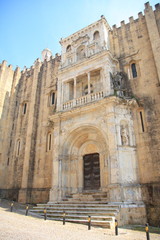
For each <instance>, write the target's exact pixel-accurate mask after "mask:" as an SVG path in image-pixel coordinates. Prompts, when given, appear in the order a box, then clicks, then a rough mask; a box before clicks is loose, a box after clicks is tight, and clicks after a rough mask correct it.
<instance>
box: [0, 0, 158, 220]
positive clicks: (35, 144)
mask: <svg viewBox="0 0 160 240" xmlns="http://www.w3.org/2000/svg"><path fill="white" fill-rule="evenodd" d="M60 44H61V47H62V53H61V56H60V55H58V54H56V55H55V56H52V53H51V51H50V50H49V49H45V50H43V52H42V60H40V59H37V60H36V61H35V63H34V65H33V66H31V68H29V69H24V70H22V71H21V70H20V68H18V67H17V68H16V70H15V71H14V70H12V66H11V65H9V66H7V63H6V61H3V62H2V64H0V197H1V198H9V199H12V200H18V201H19V202H23V203H26V202H27V203H43V202H44V203H46V202H48V201H49V202H55V201H58V200H61V199H63V198H65V197H66V196H69V195H73V194H83V193H87V192H102V193H106V194H107V198H106V201H107V202H111V203H117V204H118V203H119V204H120V205H123V209H122V212H123V214H124V216H125V217H126V222H125V223H133V222H134V223H135V222H137V223H142V222H145V221H149V222H150V223H151V224H154V225H158V224H159V216H160V4H159V3H158V4H156V5H155V10H153V9H152V7H151V6H150V4H149V2H147V3H145V9H144V14H143V13H142V12H140V13H139V14H138V18H137V19H136V20H134V19H133V17H130V19H129V23H125V22H124V21H122V22H121V26H120V27H116V26H115V25H114V26H113V28H111V27H110V26H109V25H108V23H107V21H106V19H105V17H104V16H103V15H102V16H101V19H100V20H98V21H97V22H95V23H93V24H91V25H89V26H87V27H85V28H83V29H81V30H79V31H78V32H76V33H74V34H72V35H71V36H69V37H66V38H64V39H61V40H60Z"/></svg>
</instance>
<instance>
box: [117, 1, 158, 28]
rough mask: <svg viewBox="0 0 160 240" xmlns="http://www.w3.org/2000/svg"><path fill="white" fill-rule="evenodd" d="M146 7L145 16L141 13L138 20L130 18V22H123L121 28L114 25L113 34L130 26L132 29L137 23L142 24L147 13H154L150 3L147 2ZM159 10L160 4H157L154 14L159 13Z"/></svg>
mask: <svg viewBox="0 0 160 240" xmlns="http://www.w3.org/2000/svg"><path fill="white" fill-rule="evenodd" d="M144 6H145V9H144V14H143V13H142V12H139V13H138V18H136V19H134V17H133V16H131V17H129V22H127V23H125V21H124V20H122V21H121V22H120V26H119V27H117V25H116V24H114V25H113V26H112V31H113V32H116V31H117V30H120V29H121V28H125V27H128V26H130V27H132V25H133V24H134V23H137V22H140V21H143V20H145V13H146V11H153V9H152V6H150V3H149V2H146V3H145V4H144ZM159 10H160V4H159V3H157V4H156V5H155V10H154V12H156V11H159Z"/></svg>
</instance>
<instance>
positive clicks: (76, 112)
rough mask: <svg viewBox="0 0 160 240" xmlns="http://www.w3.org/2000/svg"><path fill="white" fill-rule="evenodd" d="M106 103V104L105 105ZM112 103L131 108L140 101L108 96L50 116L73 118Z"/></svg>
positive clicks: (57, 118) (136, 105)
mask: <svg viewBox="0 0 160 240" xmlns="http://www.w3.org/2000/svg"><path fill="white" fill-rule="evenodd" d="M104 104H105V105H104ZM109 104H112V106H113V107H115V106H118V105H122V106H126V107H130V108H135V107H138V103H137V101H136V100H135V99H123V98H119V97H116V96H108V97H105V98H103V99H101V100H99V101H95V102H90V103H87V104H85V105H81V106H77V107H74V108H72V109H68V110H66V111H59V112H56V113H55V114H54V115H52V116H50V117H49V121H54V122H56V121H59V120H60V119H66V118H72V116H75V115H79V114H82V113H85V112H87V113H89V112H92V111H94V110H95V109H96V108H98V109H99V108H104V107H105V106H106V105H109Z"/></svg>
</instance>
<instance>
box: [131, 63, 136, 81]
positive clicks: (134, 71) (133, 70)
mask: <svg viewBox="0 0 160 240" xmlns="http://www.w3.org/2000/svg"><path fill="white" fill-rule="evenodd" d="M131 69H132V76H133V78H136V77H137V69H136V64H135V63H132V65H131Z"/></svg>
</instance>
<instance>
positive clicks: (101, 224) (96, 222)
mask: <svg viewBox="0 0 160 240" xmlns="http://www.w3.org/2000/svg"><path fill="white" fill-rule="evenodd" d="M47 219H48V220H55V221H63V218H47ZM65 221H66V222H71V223H81V224H86V225H87V224H88V220H86V219H83V220H82V219H66V220H65ZM91 226H99V227H105V228H109V229H113V228H114V224H113V222H112V221H99V220H91Z"/></svg>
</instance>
